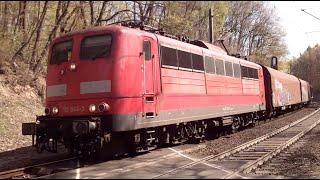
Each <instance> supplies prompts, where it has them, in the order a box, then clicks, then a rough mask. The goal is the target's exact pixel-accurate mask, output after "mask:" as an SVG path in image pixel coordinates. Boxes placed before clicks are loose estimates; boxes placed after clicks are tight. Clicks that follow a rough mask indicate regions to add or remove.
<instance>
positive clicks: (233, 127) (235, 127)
mask: <svg viewBox="0 0 320 180" xmlns="http://www.w3.org/2000/svg"><path fill="white" fill-rule="evenodd" d="M239 128H240V118H239V117H234V119H233V123H232V124H231V133H236V132H237V131H238V130H239Z"/></svg>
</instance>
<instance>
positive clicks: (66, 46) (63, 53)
mask: <svg viewBox="0 0 320 180" xmlns="http://www.w3.org/2000/svg"><path fill="white" fill-rule="evenodd" d="M71 52H72V41H71V40H70V41H65V42H61V43H56V44H55V45H54V46H53V48H52V55H51V59H50V64H60V63H62V62H67V61H69V60H70V58H71Z"/></svg>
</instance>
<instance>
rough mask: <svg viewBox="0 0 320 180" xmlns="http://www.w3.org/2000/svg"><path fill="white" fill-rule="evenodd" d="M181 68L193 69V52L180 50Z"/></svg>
mask: <svg viewBox="0 0 320 180" xmlns="http://www.w3.org/2000/svg"><path fill="white" fill-rule="evenodd" d="M178 59H179V69H180V68H187V69H192V63H191V54H190V53H188V52H185V51H180V50H178Z"/></svg>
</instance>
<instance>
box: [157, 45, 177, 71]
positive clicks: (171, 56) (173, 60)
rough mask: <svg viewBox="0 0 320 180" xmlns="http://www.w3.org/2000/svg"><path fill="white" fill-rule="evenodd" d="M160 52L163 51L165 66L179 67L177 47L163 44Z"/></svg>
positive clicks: (162, 59) (162, 58)
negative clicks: (173, 47)
mask: <svg viewBox="0 0 320 180" xmlns="http://www.w3.org/2000/svg"><path fill="white" fill-rule="evenodd" d="M160 52H161V63H162V66H163V65H165V66H174V67H178V59H177V54H176V52H177V50H176V49H172V48H168V47H165V46H161V49H160Z"/></svg>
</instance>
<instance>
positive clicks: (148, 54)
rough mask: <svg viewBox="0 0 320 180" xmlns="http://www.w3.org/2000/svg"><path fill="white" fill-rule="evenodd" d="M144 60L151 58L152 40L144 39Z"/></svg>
mask: <svg viewBox="0 0 320 180" xmlns="http://www.w3.org/2000/svg"><path fill="white" fill-rule="evenodd" d="M143 52H144V60H145V61H149V60H151V45H150V41H143Z"/></svg>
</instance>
